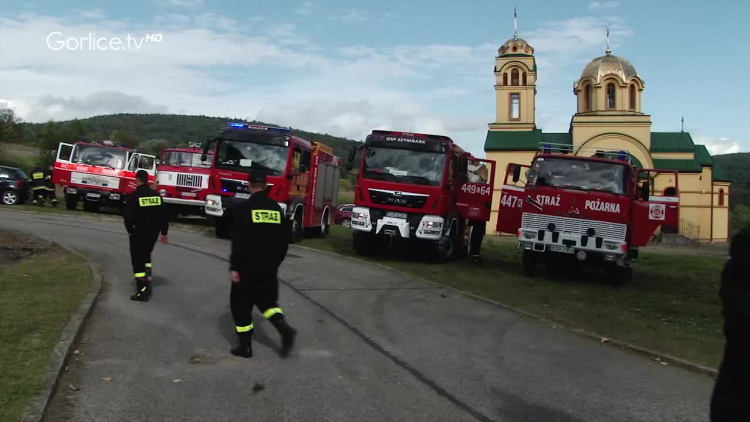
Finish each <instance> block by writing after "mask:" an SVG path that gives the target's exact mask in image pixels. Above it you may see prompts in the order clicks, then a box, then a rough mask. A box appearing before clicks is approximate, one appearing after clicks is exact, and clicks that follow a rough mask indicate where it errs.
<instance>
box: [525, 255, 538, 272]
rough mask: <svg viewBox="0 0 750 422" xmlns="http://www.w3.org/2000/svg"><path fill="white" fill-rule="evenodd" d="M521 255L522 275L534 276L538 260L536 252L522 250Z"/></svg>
mask: <svg viewBox="0 0 750 422" xmlns="http://www.w3.org/2000/svg"><path fill="white" fill-rule="evenodd" d="M522 256H523V257H522V261H523V275H525V276H526V277H534V274H536V264H537V261H538V258H537V256H536V252H533V251H523V255H522Z"/></svg>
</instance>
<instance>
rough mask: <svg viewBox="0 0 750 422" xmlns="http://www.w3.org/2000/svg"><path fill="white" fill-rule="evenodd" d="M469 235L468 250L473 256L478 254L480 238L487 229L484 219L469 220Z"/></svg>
mask: <svg viewBox="0 0 750 422" xmlns="http://www.w3.org/2000/svg"><path fill="white" fill-rule="evenodd" d="M471 226H472V229H471V237H470V238H469V250H470V251H471V254H472V255H474V256H479V251H480V249H481V247H482V240H483V239H484V235H485V232H486V231H487V223H486V222H485V221H472V222H471Z"/></svg>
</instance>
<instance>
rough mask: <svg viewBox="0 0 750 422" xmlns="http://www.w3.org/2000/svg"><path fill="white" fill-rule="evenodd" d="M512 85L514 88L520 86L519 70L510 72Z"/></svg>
mask: <svg viewBox="0 0 750 422" xmlns="http://www.w3.org/2000/svg"><path fill="white" fill-rule="evenodd" d="M510 84H511V85H513V86H518V69H513V70H511V71H510Z"/></svg>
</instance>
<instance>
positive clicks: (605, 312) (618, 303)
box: [302, 227, 725, 368]
mask: <svg viewBox="0 0 750 422" xmlns="http://www.w3.org/2000/svg"><path fill="white" fill-rule="evenodd" d="M302 246H307V247H311V248H315V249H320V250H325V251H329V252H335V253H339V254H342V255H355V254H354V251H353V250H352V246H351V232H350V231H349V230H348V229H344V228H342V227H332V228H331V235H330V236H329V237H328V238H326V239H308V240H305V241H303V242H302ZM646 249H647V248H644V250H641V257H640V259H639V261H638V263H637V266H636V269H635V274H634V277H633V280H632V281H631V282H630V283H629V284H626V285H625V286H623V287H620V288H613V287H609V286H608V285H607V284H606V283H604V282H603V278H604V277H605V276H604V274H603V273H602V272H599V271H596V270H591V271H584V272H582V273H581V274H580V275H579V276H577V277H576V278H573V277H566V276H565V275H564V274H563V275H547V274H545V273H544V272H541V271H540V273H539V275H537V276H536V277H534V278H527V277H525V276H523V273H522V267H521V261H520V255H518V254H517V253H516V245H515V242H514V241H513V240H512V239H498V238H486V239H485V244H484V246H483V251H482V254H483V256H484V261H485V262H484V264H483V265H481V266H477V265H475V264H473V263H471V262H470V261H468V260H464V261H458V262H454V263H451V264H443V265H436V264H427V263H420V262H414V261H406V260H403V259H400V258H399V257H397V256H395V254H386V255H385V256H383V257H380V258H379V259H375V261H377V262H380V263H382V264H385V265H387V266H389V267H391V268H394V269H396V270H400V271H403V272H406V273H409V274H413V275H415V276H418V277H422V278H425V279H428V280H431V281H433V282H436V283H439V284H442V285H445V286H450V287H454V288H457V289H460V290H463V291H466V292H470V293H473V294H476V295H478V296H482V297H485V298H488V299H493V300H496V301H498V302H501V303H503V304H506V305H509V306H512V307H515V308H518V309H521V310H524V311H527V312H531V313H534V314H536V315H539V316H541V317H543V318H545V319H548V320H550V321H555V322H557V323H560V324H562V325H564V326H565V327H567V328H569V329H582V330H584V331H587V332H589V333H594V334H596V335H600V336H602V337H608V338H615V339H618V340H621V341H624V342H627V343H630V344H634V345H639V346H641V347H645V348H648V349H652V350H656V351H659V352H662V353H666V354H669V355H673V356H676V357H680V358H683V359H687V360H689V361H692V362H695V363H698V364H702V365H706V366H710V367H714V368H716V367H718V364H719V362H720V359H721V353H722V348H723V345H724V342H723V336H722V331H721V328H722V320H721V314H720V312H721V308H720V303H719V299H718V283H719V274H720V272H721V268H722V266H723V264H724V262H725V258H724V257H722V256H719V255H718V254H715V253H714V254H706V255H705V256H704V255H701V254H699V253H696V252H695V251H694V250H693V251H691V252H690V253H685V254H677V253H674V251H672V252H671V253H662V252H658V253H657V252H648V251H647V250H646ZM686 252H687V251H686ZM448 269H450V270H448Z"/></svg>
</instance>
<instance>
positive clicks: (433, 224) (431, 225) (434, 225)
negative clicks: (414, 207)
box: [424, 221, 443, 230]
mask: <svg viewBox="0 0 750 422" xmlns="http://www.w3.org/2000/svg"><path fill="white" fill-rule="evenodd" d="M424 228H426V229H436V230H437V229H442V228H443V223H442V222H440V221H425V222H424Z"/></svg>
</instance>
